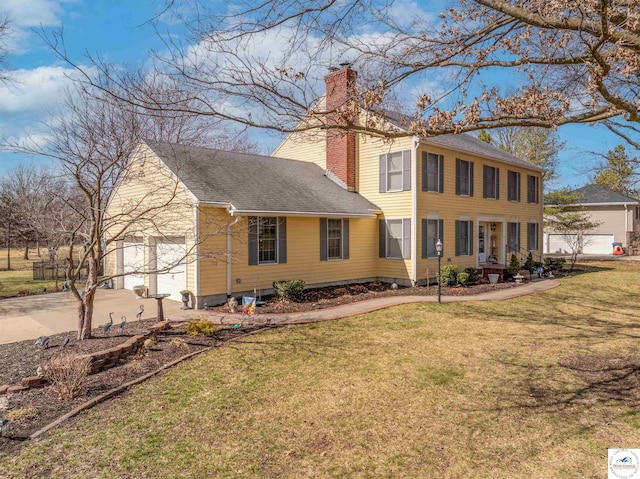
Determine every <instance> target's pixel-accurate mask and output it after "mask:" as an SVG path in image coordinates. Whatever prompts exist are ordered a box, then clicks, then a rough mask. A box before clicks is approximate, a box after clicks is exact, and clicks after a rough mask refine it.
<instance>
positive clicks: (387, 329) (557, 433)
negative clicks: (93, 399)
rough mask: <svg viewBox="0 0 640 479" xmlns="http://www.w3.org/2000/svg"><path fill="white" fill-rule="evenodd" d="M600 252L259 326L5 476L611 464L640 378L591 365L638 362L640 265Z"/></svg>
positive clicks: (31, 453) (79, 426)
mask: <svg viewBox="0 0 640 479" xmlns="http://www.w3.org/2000/svg"><path fill="white" fill-rule="evenodd" d="M601 266H602V269H600V270H596V271H594V272H591V273H588V274H582V275H579V276H576V277H574V278H570V279H565V280H562V283H563V284H562V286H561V287H560V288H556V289H554V290H551V291H548V292H545V293H541V294H538V295H534V296H526V297H522V298H518V299H514V300H510V301H506V302H478V303H448V304H442V305H438V304H434V303H428V304H427V303H426V304H421V305H407V306H401V307H396V308H392V309H387V310H383V311H378V312H375V313H371V314H367V315H364V316H360V317H356V318H351V319H346V320H339V321H331V322H326V323H319V324H311V325H305V326H295V327H289V328H285V329H279V330H273V331H270V332H268V333H264V334H260V335H254V336H250V337H248V338H246V339H245V340H244V341H242V342H241V343H234V344H229V345H227V346H225V347H222V348H219V349H217V350H215V351H213V352H211V353H207V354H205V355H201V356H198V357H197V358H196V359H195V360H193V361H189V362H186V363H183V364H181V365H180V366H178V367H176V368H175V369H173V370H172V371H170V372H169V373H167V374H164V375H163V376H161V377H158V378H156V379H153V380H150V381H148V382H146V383H144V384H143V385H141V386H139V387H136V388H134V389H133V390H132V391H131V392H130V393H129V394H127V395H125V396H122V397H119V398H116V399H114V400H113V401H111V402H109V403H106V404H102V405H100V406H98V407H96V408H95V409H93V410H91V411H89V412H88V413H87V414H86V415H84V416H83V417H82V418H80V419H78V420H77V421H73V422H71V423H68V424H66V425H65V426H64V427H62V428H60V429H58V430H56V431H54V433H53V434H51V435H50V436H49V437H47V438H45V439H43V440H41V441H37V442H34V443H32V444H29V445H27V446H26V447H24V448H23V449H22V450H21V451H20V452H19V453H17V454H5V455H3V453H2V452H0V477H3V478H4V477H7V478H23V477H38V478H39V477H65V478H123V477H129V478H181V477H188V478H217V477H219V478H300V477H313V478H343V477H349V478H352V477H355V478H412V479H413V478H438V479H440V478H445V479H446V478H467V477H468V478H492V479H493V478H496V479H501V478H504V479H507V478H509V479H512V478H528V479H529V478H533V479H540V478H550V479H551V478H553V479H556V478H559V479H562V478H595V477H606V470H607V448H610V447H635V445H637V444H638V443H640V431H639V430H638V416H637V412H636V411H637V409H638V407H637V405H638V398H639V397H640V396H639V395H638V393H637V392H636V390H637V387H636V388H635V389H634V388H628V387H627V386H628V385H627V384H616V383H615V382H612V381H603V380H602V379H603V378H601V377H600V378H595V376H594V377H591V376H588V375H586V374H587V373H585V371H587V372H588V373H589V374H591V373H593V372H594V371H595V372H597V373H598V374H600V373H602V374H608V372H609V370H608V369H607V368H605V367H603V366H602V365H603V364H607V363H606V358H611V357H612V356H620V357H623V358H626V359H628V360H629V361H632V362H634V363H635V364H636V365H640V355H638V353H636V351H637V349H638V348H637V345H638V336H639V334H638V322H637V318H638V313H637V300H638V294H639V293H640V287H639V286H638V285H639V284H640V265H635V264H632V263H616V264H615V265H614V264H613V263H606V264H604V263H603V264H602V265H601ZM610 268H614V269H610ZM579 361H582V362H579ZM583 366H586V367H583ZM594 374H595V373H594Z"/></svg>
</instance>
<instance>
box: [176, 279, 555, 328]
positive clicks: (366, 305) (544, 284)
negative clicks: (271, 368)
mask: <svg viewBox="0 0 640 479" xmlns="http://www.w3.org/2000/svg"><path fill="white" fill-rule="evenodd" d="M558 286H560V281H558V280H555V279H545V280H542V281H540V280H539V281H534V282H531V283H528V284H523V285H521V286H516V287H514V288H508V289H500V290H496V291H489V292H487V293H481V294H475V295H469V296H442V302H443V303H457V302H465V301H500V300H505V299H512V298H517V297H519V296H525V295H528V294H534V293H539V292H542V291H547V290H549V289H553V288H556V287H558ZM437 301H438V297H437V296H435V295H434V296H388V297H383V298H374V299H368V300H365V301H357V302H354V303H349V304H343V305H340V306H335V307H333V308H326V309H318V310H315V311H305V312H302V313H288V314H269V313H264V314H259V313H258V315H256V316H255V317H253V318H248V317H243V316H242V315H241V314H220V313H211V312H209V311H201V310H198V311H190V312H189V311H179V312H177V313H176V314H175V315H174V317H176V316H177V317H180V318H183V319H191V318H193V317H196V316H197V317H201V318H207V319H209V320H210V321H213V322H214V323H219V324H245V325H249V324H265V323H266V322H269V324H294V323H313V322H318V321H327V320H331V319H339V318H348V317H349V316H357V315H358V314H365V313H370V312H372V311H377V310H379V309H384V308H389V307H391V306H398V305H402V304H409V303H435V302H437Z"/></svg>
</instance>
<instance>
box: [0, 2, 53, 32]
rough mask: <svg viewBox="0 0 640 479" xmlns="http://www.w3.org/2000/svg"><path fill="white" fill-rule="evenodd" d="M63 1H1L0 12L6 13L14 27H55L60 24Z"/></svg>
mask: <svg viewBox="0 0 640 479" xmlns="http://www.w3.org/2000/svg"><path fill="white" fill-rule="evenodd" d="M63 3H65V2H63V1H55V0H29V1H25V0H2V5H1V6H0V11H2V12H4V13H6V14H7V15H8V16H9V18H10V19H11V23H12V24H13V25H15V26H16V27H37V26H40V25H43V26H47V25H55V24H57V23H59V22H60V15H61V13H62V10H63V8H62V4H63Z"/></svg>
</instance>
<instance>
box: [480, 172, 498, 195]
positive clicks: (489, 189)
mask: <svg viewBox="0 0 640 479" xmlns="http://www.w3.org/2000/svg"><path fill="white" fill-rule="evenodd" d="M483 183H484V185H483V193H484V194H483V196H484V197H485V198H492V199H494V200H497V199H499V198H500V189H499V188H500V170H498V168H495V167H493V166H488V165H484V168H483Z"/></svg>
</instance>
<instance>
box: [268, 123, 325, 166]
mask: <svg viewBox="0 0 640 479" xmlns="http://www.w3.org/2000/svg"><path fill="white" fill-rule="evenodd" d="M271 156H275V157H278V158H287V159H289V160H298V161H307V162H309V163H315V164H316V165H318V166H319V167H320V168H322V169H323V170H326V169H327V133H326V131H324V130H312V131H308V132H301V133H293V134H291V135H289V136H288V137H287V138H286V139H285V140H284V141H283V142H282V144H281V145H280V146H279V147H278V148H277V149H276V151H274V152H273V154H272V155H271Z"/></svg>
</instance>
